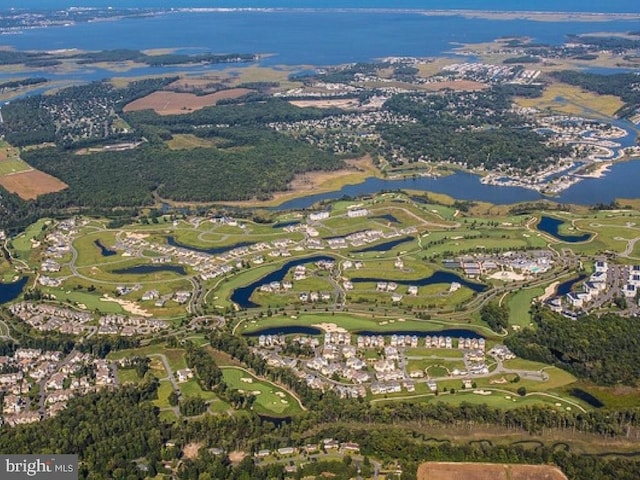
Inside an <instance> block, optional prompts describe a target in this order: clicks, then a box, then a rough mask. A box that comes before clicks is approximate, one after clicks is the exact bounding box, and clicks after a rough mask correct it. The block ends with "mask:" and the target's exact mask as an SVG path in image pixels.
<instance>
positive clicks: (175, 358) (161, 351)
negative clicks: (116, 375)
mask: <svg viewBox="0 0 640 480" xmlns="http://www.w3.org/2000/svg"><path fill="white" fill-rule="evenodd" d="M149 355H165V356H166V357H167V361H168V362H169V366H170V367H171V370H173V372H174V373H175V371H176V370H182V369H184V368H187V363H186V362H185V360H184V349H182V348H167V347H166V345H165V344H164V343H155V344H152V345H148V346H146V347H139V348H130V349H127V350H118V351H117V352H111V353H109V355H108V358H109V359H110V360H120V359H122V358H128V357H136V356H137V357H145V356H149ZM152 360H153V363H154V364H156V362H158V363H159V362H160V358H159V357H152ZM160 365H162V364H161V363H160ZM162 372H164V368H162ZM166 374H167V373H166V372H164V374H163V376H166Z"/></svg>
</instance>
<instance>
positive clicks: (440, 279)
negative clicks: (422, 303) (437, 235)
mask: <svg viewBox="0 0 640 480" xmlns="http://www.w3.org/2000/svg"><path fill="white" fill-rule="evenodd" d="M390 281H393V282H394V283H397V284H398V285H416V286H418V287H424V286H425V285H436V284H438V283H452V282H458V283H459V284H460V285H463V286H465V287H467V288H470V289H471V290H473V291H474V292H482V291H484V290H486V289H487V286H486V285H483V284H481V283H473V282H469V281H468V280H465V279H464V278H462V277H460V276H459V275H457V274H455V273H451V272H444V271H441V270H440V271H437V272H435V273H434V274H433V275H430V276H428V277H424V278H418V279H415V280H389V279H385V278H353V279H351V282H352V283H378V282H390Z"/></svg>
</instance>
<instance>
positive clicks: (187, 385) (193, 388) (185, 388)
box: [178, 378, 218, 401]
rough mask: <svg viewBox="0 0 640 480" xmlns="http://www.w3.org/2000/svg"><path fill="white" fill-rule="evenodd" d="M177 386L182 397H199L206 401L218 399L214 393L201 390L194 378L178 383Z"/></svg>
mask: <svg viewBox="0 0 640 480" xmlns="http://www.w3.org/2000/svg"><path fill="white" fill-rule="evenodd" d="M178 386H179V387H180V391H181V392H182V396H183V397H200V398H203V399H204V400H207V401H212V400H218V396H217V395H216V394H215V393H213V392H207V391H204V390H202V388H201V387H200V385H199V384H198V381H197V380H196V379H195V378H192V379H190V380H188V381H186V382H184V383H179V384H178Z"/></svg>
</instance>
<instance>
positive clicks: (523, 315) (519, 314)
mask: <svg viewBox="0 0 640 480" xmlns="http://www.w3.org/2000/svg"><path fill="white" fill-rule="evenodd" d="M543 293H544V288H543V287H534V288H527V289H522V290H519V291H518V292H516V293H515V294H513V295H511V296H509V299H508V300H507V305H508V307H509V323H510V324H511V325H518V326H520V327H528V326H529V325H530V324H531V315H530V314H529V309H530V308H531V302H532V300H533V299H534V298H537V297H539V296H540V295H542V294H543Z"/></svg>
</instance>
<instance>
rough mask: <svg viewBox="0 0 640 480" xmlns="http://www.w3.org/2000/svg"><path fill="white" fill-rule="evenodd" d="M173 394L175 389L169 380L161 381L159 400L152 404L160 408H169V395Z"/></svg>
mask: <svg viewBox="0 0 640 480" xmlns="http://www.w3.org/2000/svg"><path fill="white" fill-rule="evenodd" d="M171 392H173V387H172V385H171V382H170V381H169V380H160V383H159V384H158V398H157V399H156V400H154V401H153V402H152V403H153V404H154V405H155V406H156V407H158V408H168V407H170V405H169V395H171Z"/></svg>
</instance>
